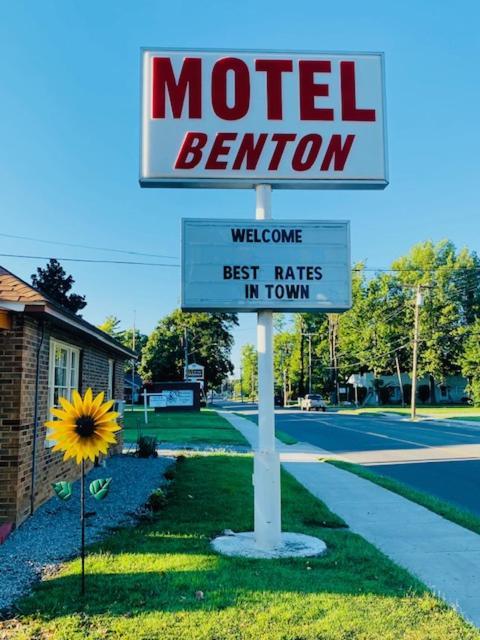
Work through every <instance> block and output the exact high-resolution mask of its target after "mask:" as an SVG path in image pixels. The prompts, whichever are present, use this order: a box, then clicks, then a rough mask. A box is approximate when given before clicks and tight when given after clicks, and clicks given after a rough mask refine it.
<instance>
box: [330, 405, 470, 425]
mask: <svg viewBox="0 0 480 640" xmlns="http://www.w3.org/2000/svg"><path fill="white" fill-rule="evenodd" d="M338 413H342V414H350V415H361V414H366V413H367V414H372V415H378V414H380V413H397V414H401V415H408V416H409V415H410V407H400V406H398V407H392V406H388V407H365V408H364V409H339V411H338ZM417 415H418V416H419V417H422V416H438V417H439V418H445V419H454V420H474V421H480V409H479V408H478V407H466V406H465V405H459V406H455V407H431V406H430V405H419V406H417Z"/></svg>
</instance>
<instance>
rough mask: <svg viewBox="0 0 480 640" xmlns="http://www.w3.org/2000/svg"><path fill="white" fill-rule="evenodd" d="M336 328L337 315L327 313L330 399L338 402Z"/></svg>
mask: <svg viewBox="0 0 480 640" xmlns="http://www.w3.org/2000/svg"><path fill="white" fill-rule="evenodd" d="M337 330H338V316H337V315H336V314H331V313H329V314H328V348H329V354H330V371H331V372H332V383H333V388H334V391H333V393H332V400H333V402H334V403H335V404H339V403H340V393H339V388H338V359H337Z"/></svg>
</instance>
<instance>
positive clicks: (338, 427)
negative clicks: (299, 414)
mask: <svg viewBox="0 0 480 640" xmlns="http://www.w3.org/2000/svg"><path fill="white" fill-rule="evenodd" d="M309 422H321V423H322V424H326V425H327V426H329V427H333V428H335V429H343V430H344V431H353V432H354V433H358V434H359V435H370V436H375V437H376V438H386V439H387V440H394V441H395V442H402V443H404V444H414V445H416V446H417V447H422V448H425V449H432V448H433V445H430V444H424V443H423V442H414V441H413V440H402V439H401V438H392V436H386V435H384V434H383V433H375V432H374V431H359V430H358V429H353V428H352V427H340V426H339V425H338V424H332V423H331V422H328V421H326V420H321V419H320V418H314V419H311V420H309Z"/></svg>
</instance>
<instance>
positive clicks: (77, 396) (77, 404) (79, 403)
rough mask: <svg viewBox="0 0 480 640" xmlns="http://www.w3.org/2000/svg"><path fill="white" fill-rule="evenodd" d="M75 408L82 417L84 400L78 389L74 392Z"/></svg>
mask: <svg viewBox="0 0 480 640" xmlns="http://www.w3.org/2000/svg"><path fill="white" fill-rule="evenodd" d="M72 400H73V406H74V407H75V410H76V412H77V415H79V416H81V415H82V413H83V400H82V396H81V395H80V394H79V393H78V391H77V390H76V389H74V390H73V393H72Z"/></svg>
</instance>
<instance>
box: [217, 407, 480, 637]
mask: <svg viewBox="0 0 480 640" xmlns="http://www.w3.org/2000/svg"><path fill="white" fill-rule="evenodd" d="M219 413H221V415H223V416H224V417H225V418H226V419H227V420H228V421H229V422H230V423H231V424H232V426H234V427H235V428H236V429H238V430H239V431H240V432H241V433H242V434H243V435H244V436H245V438H246V439H247V440H248V441H249V442H250V443H251V445H252V447H253V448H256V446H257V441H258V428H257V426H256V425H255V424H253V423H252V422H251V421H249V420H247V419H245V418H241V417H239V416H236V415H233V414H231V413H229V412H219ZM277 447H278V450H279V452H280V459H281V461H282V465H283V466H284V468H285V469H286V470H287V471H288V472H289V473H291V474H292V475H293V476H294V477H295V478H296V479H297V480H298V481H299V482H301V483H302V484H303V485H304V486H305V487H306V488H307V489H308V490H309V491H310V492H311V493H312V494H313V495H314V496H316V497H317V498H319V499H320V500H322V501H323V502H325V504H326V505H327V506H328V507H329V509H331V510H332V511H333V512H334V513H336V514H338V515H339V516H340V517H342V518H343V519H344V520H345V521H346V522H347V524H348V525H349V527H350V529H351V530H352V531H354V532H355V533H358V534H360V535H361V536H362V537H363V538H365V539H366V540H368V541H369V542H371V543H372V544H374V545H375V546H376V547H377V548H378V549H380V550H381V551H383V553H385V554H386V555H387V556H389V557H390V558H391V559H392V560H393V561H394V562H396V563H397V564H399V565H401V566H402V567H405V569H407V570H408V571H410V572H411V573H413V574H414V575H416V576H417V577H418V578H419V579H420V580H421V581H422V582H423V583H424V584H426V585H427V586H428V587H429V588H430V589H431V590H432V591H433V592H435V593H436V594H438V595H439V596H440V597H441V598H443V599H444V600H445V601H446V602H448V603H449V604H450V605H452V606H453V607H455V608H456V609H457V610H458V611H459V612H460V613H461V614H462V615H463V616H464V617H465V618H466V619H467V620H469V621H470V622H472V623H473V624H475V625H476V626H477V627H480V536H479V535H477V534H476V533H473V532H472V531H468V530H467V529H464V528H463V527H460V526H459V525H456V524H454V523H453V522H450V521H449V520H445V519H444V518H442V517H440V516H438V515H437V514H435V513H432V512H431V511H428V509H425V508H424V507H421V506H420V505H417V504H416V503H414V502H411V501H410V500H407V499H406V498H403V497H402V496H399V495H397V494H395V493H392V492H391V491H388V490H386V489H383V488H382V487H379V486H378V485H376V484H373V483H372V482H369V481H368V480H364V479H363V478H359V477H358V476H356V475H354V474H352V473H349V472H347V471H343V470H342V469H337V468H336V467H333V466H332V465H329V464H325V463H322V462H319V461H318V459H319V457H322V456H329V455H330V454H329V452H328V451H324V450H322V449H318V448H316V447H314V446H313V445H309V444H306V443H298V444H296V445H290V446H289V445H285V444H283V443H281V442H280V441H279V440H277Z"/></svg>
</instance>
